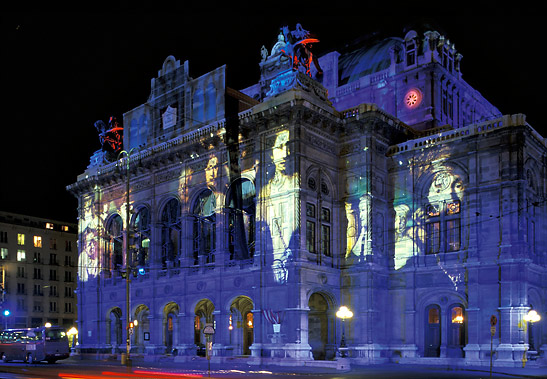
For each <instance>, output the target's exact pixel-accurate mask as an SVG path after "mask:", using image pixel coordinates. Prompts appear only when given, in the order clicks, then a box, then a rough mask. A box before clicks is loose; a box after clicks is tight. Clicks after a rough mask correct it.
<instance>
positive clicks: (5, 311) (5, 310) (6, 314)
mask: <svg viewBox="0 0 547 379" xmlns="http://www.w3.org/2000/svg"><path fill="white" fill-rule="evenodd" d="M10 313H11V312H10V311H9V309H4V316H6V317H8V316H9V315H10Z"/></svg>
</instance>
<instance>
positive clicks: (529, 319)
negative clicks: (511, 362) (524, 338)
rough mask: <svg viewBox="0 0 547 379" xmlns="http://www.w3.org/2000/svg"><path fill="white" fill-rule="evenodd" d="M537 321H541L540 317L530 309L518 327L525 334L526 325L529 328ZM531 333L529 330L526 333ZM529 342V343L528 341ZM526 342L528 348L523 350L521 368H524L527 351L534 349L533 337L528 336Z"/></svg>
mask: <svg viewBox="0 0 547 379" xmlns="http://www.w3.org/2000/svg"><path fill="white" fill-rule="evenodd" d="M539 320H541V316H540V315H539V314H538V313H537V312H536V311H535V310H533V309H530V310H529V311H528V313H527V314H525V315H524V316H523V317H522V321H523V322H522V323H519V324H520V325H519V327H520V328H521V329H522V330H523V331H524V333H526V329H527V327H528V323H530V324H531V325H530V327H531V326H532V324H533V323H534V322H538V321H539ZM531 332H532V331H531V330H530V331H529V332H528V333H531ZM530 340H531V341H530ZM528 342H530V343H529V346H528V348H526V349H524V353H523V354H522V367H523V368H524V366H525V365H526V361H528V359H527V357H526V353H527V351H528V350H529V349H530V348H533V347H534V337H533V336H532V335H529V336H528Z"/></svg>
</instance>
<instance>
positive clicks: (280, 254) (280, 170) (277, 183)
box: [262, 130, 295, 284]
mask: <svg viewBox="0 0 547 379" xmlns="http://www.w3.org/2000/svg"><path fill="white" fill-rule="evenodd" d="M288 141H289V131H288V130H284V131H281V132H279V133H278V134H277V136H276V137H275V142H274V144H273V146H272V152H271V159H272V163H273V167H272V168H273V170H274V172H273V173H272V172H269V177H270V179H269V180H268V183H267V184H266V185H265V186H264V187H263V188H262V191H263V196H264V197H263V198H264V199H265V201H266V203H267V206H268V229H269V232H270V237H271V244H272V249H273V264H272V269H273V272H274V276H275V278H274V279H275V281H276V282H277V283H280V284H283V283H286V282H287V279H288V271H287V264H288V263H289V262H290V261H291V260H292V258H293V254H292V251H291V249H290V247H289V244H290V239H291V236H292V234H293V232H294V228H295V226H294V217H293V208H292V207H291V203H290V201H291V200H290V199H287V197H286V196H284V194H285V193H286V191H287V190H289V189H291V188H292V186H293V182H294V174H292V175H290V174H289V173H288V172H287V159H288V157H289V151H288V147H287V143H288Z"/></svg>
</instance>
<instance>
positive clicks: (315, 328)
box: [308, 292, 334, 360]
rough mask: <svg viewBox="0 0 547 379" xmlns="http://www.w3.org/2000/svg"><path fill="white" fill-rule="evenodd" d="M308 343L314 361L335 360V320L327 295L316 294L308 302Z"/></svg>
mask: <svg viewBox="0 0 547 379" xmlns="http://www.w3.org/2000/svg"><path fill="white" fill-rule="evenodd" d="M308 307H309V308H310V311H309V313H308V343H309V344H310V346H311V351H312V355H313V359H315V360H325V359H331V358H334V348H332V347H333V338H334V333H333V331H334V319H333V317H332V315H331V314H330V313H332V312H330V309H331V306H330V304H329V301H328V300H327V297H325V295H323V294H321V293H319V292H314V293H312V295H311V296H310V299H309V300H308Z"/></svg>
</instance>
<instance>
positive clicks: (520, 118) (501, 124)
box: [387, 114, 546, 155]
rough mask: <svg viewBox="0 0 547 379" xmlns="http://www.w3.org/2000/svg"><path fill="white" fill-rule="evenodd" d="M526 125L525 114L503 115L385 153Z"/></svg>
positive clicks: (404, 144) (421, 147)
mask: <svg viewBox="0 0 547 379" xmlns="http://www.w3.org/2000/svg"><path fill="white" fill-rule="evenodd" d="M523 125H525V126H528V127H530V125H528V124H527V123H526V116H525V115H523V114H514V115H507V116H503V117H500V118H497V119H494V120H490V121H486V122H482V123H480V124H472V125H469V126H466V127H463V128H459V129H450V130H445V131H441V132H439V133H435V134H431V135H427V136H425V137H421V138H416V139H413V140H411V141H407V142H403V143H400V144H398V145H393V146H390V147H389V148H388V152H387V155H395V154H398V153H402V152H405V151H409V150H413V149H423V148H428V147H432V146H436V145H442V144H443V143H445V142H448V141H453V140H456V139H460V138H464V137H468V136H473V135H485V134H488V133H490V132H492V131H495V130H498V129H501V128H507V127H512V126H523ZM530 129H531V131H532V134H533V135H534V136H535V137H536V138H537V139H538V140H539V141H540V142H541V143H542V144H543V145H545V144H546V142H545V138H543V137H542V136H541V135H540V134H539V133H537V132H536V131H535V130H534V129H532V128H531V127H530Z"/></svg>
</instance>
